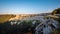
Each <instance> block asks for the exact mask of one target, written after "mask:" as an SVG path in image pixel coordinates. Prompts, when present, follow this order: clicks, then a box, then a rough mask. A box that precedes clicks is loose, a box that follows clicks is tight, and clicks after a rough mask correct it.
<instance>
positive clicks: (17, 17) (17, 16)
mask: <svg viewBox="0 0 60 34" xmlns="http://www.w3.org/2000/svg"><path fill="white" fill-rule="evenodd" d="M19 18H20V16H19V15H16V17H14V18H10V19H9V21H10V20H18V19H19Z"/></svg>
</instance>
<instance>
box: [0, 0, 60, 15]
mask: <svg viewBox="0 0 60 34" xmlns="http://www.w3.org/2000/svg"><path fill="white" fill-rule="evenodd" d="M56 8H60V0H0V14H38V13H48V12H52V11H53V10H54V9H56Z"/></svg>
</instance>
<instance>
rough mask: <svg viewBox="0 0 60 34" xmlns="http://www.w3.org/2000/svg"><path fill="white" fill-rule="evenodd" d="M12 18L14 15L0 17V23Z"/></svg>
mask: <svg viewBox="0 0 60 34" xmlns="http://www.w3.org/2000/svg"><path fill="white" fill-rule="evenodd" d="M13 17H15V15H8V14H5V15H0V23H3V22H5V21H8V20H9V19H10V18H13Z"/></svg>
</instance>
